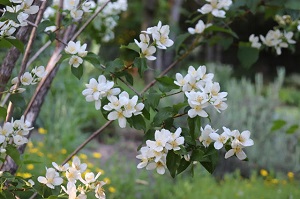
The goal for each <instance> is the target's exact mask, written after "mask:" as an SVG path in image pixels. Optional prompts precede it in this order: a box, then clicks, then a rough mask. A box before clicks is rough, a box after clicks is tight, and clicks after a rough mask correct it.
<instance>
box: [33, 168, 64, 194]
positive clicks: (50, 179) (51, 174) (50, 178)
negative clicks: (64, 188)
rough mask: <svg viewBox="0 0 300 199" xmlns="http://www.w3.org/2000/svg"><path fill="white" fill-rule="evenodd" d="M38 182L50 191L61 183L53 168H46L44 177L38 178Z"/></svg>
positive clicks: (61, 180)
mask: <svg viewBox="0 0 300 199" xmlns="http://www.w3.org/2000/svg"><path fill="white" fill-rule="evenodd" d="M38 181H39V182H40V183H42V184H45V185H47V187H49V188H50V189H54V186H58V185H61V184H62V183H63V179H62V178H61V177H59V174H58V172H56V171H55V169H53V168H49V169H47V168H46V177H43V176H39V177H38Z"/></svg>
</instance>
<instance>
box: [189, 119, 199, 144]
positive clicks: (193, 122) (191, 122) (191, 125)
mask: <svg viewBox="0 0 300 199" xmlns="http://www.w3.org/2000/svg"><path fill="white" fill-rule="evenodd" d="M196 119H197V117H194V118H190V117H188V119H187V122H188V126H189V133H190V136H191V138H192V139H193V140H195V139H196V136H195V130H196Z"/></svg>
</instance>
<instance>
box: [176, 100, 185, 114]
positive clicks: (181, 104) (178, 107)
mask: <svg viewBox="0 0 300 199" xmlns="http://www.w3.org/2000/svg"><path fill="white" fill-rule="evenodd" d="M187 105H188V103H187V102H182V103H178V104H174V105H173V109H174V111H175V112H177V113H178V112H179V111H180V109H182V108H183V107H185V106H187Z"/></svg>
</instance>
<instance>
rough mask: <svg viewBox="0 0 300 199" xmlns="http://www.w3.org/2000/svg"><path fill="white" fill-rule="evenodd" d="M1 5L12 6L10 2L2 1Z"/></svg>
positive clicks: (7, 0)
mask: <svg viewBox="0 0 300 199" xmlns="http://www.w3.org/2000/svg"><path fill="white" fill-rule="evenodd" d="M0 5H11V2H10V1H9V0H0Z"/></svg>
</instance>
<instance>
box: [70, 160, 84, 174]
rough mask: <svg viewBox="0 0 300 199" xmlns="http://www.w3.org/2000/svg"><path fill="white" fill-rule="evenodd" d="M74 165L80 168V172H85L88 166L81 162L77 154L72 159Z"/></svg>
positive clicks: (77, 168)
mask: <svg viewBox="0 0 300 199" xmlns="http://www.w3.org/2000/svg"><path fill="white" fill-rule="evenodd" d="M72 167H73V168H75V169H76V170H78V171H79V172H80V173H83V172H84V171H85V170H86V168H87V164H85V163H82V164H81V162H80V159H79V158H78V157H77V156H75V157H74V158H73V161H72Z"/></svg>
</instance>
